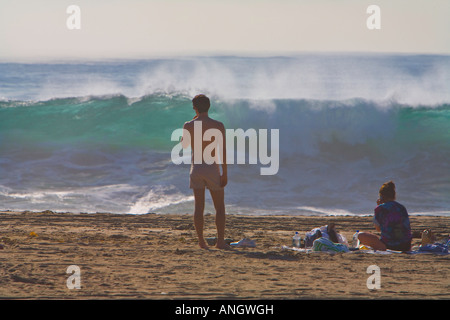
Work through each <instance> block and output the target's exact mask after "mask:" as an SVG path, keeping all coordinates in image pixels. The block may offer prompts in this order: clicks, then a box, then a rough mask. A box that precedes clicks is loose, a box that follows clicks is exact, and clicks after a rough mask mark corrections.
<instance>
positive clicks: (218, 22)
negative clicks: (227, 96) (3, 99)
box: [0, 0, 450, 61]
mask: <svg viewBox="0 0 450 320" xmlns="http://www.w3.org/2000/svg"><path fill="white" fill-rule="evenodd" d="M371 4H376V5H378V6H379V7H380V9H381V29H380V30H369V29H368V28H367V26H366V20H367V18H368V17H369V16H370V14H368V13H366V9H367V7H368V6H369V5H371ZM69 5H78V6H79V7H80V9H81V15H80V18H81V29H79V30H69V29H68V27H67V26H66V20H67V19H68V18H69V16H70V14H68V13H66V9H67V7H68V6H69ZM449 16H450V1H449V0H432V1H427V0H373V1H372V0H370V1H366V0H84V1H79V0H69V1H66V0H1V1H0V59H1V60H10V61H11V60H13V61H14V60H17V61H19V60H23V59H45V58H52V59H53V58H56V59H65V58H89V59H91V58H94V59H98V58H136V57H138V58H145V57H152V56H161V55H166V54H169V55H191V54H274V53H275V54H283V53H292V52H304V51H309V52H311V51H313V52H315V51H325V52H329V51H351V52H355V51H356V52H359V51H364V52H406V53H444V54H450V19H449V18H448V17H449Z"/></svg>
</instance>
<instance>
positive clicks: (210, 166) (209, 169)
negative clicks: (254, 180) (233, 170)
mask: <svg viewBox="0 0 450 320" xmlns="http://www.w3.org/2000/svg"><path fill="white" fill-rule="evenodd" d="M192 105H193V108H194V110H195V113H196V115H195V117H194V118H193V119H192V120H191V121H188V122H186V123H185V124H184V126H183V129H185V130H183V138H182V146H183V148H187V147H188V146H189V145H190V146H191V149H192V159H191V172H190V178H189V187H190V188H191V189H193V192H194V199H195V209H194V225H195V230H196V232H197V236H198V244H199V246H200V248H203V249H208V246H207V244H206V242H205V239H204V237H203V221H204V220H203V212H204V209H205V188H208V189H209V192H210V194H211V198H212V200H213V203H214V208H215V209H216V227H217V243H216V247H217V248H219V249H225V248H226V247H227V244H226V243H225V239H224V238H225V196H224V187H225V186H226V185H227V163H226V142H225V126H224V125H223V123H222V122H219V121H216V120H214V119H211V118H210V117H209V116H208V110H209V108H210V101H209V98H208V97H207V96H205V95H203V94H199V95H197V96H195V97H194V99H192ZM208 130H209V133H211V132H214V133H216V134H215V135H213V136H210V137H209V138H206V136H209V135H205V132H206V131H208ZM187 133H189V134H187ZM199 137H201V138H199ZM205 140H206V141H205ZM205 149H207V150H206V151H207V152H205ZM208 151H211V152H210V157H208V155H207V153H208ZM217 151H218V152H217ZM205 153H206V155H205ZM220 165H221V166H222V173H220Z"/></svg>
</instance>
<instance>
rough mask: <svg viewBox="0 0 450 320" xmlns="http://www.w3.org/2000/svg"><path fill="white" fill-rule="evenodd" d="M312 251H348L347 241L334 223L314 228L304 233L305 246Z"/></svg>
mask: <svg viewBox="0 0 450 320" xmlns="http://www.w3.org/2000/svg"><path fill="white" fill-rule="evenodd" d="M311 247H312V250H313V251H332V252H348V251H349V249H348V242H347V239H346V238H345V236H344V235H342V234H340V233H339V232H338V231H336V225H335V224H334V223H330V224H328V225H325V226H322V227H318V228H314V229H312V230H311V231H308V232H306V234H305V248H311Z"/></svg>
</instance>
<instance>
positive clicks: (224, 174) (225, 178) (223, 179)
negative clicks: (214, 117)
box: [220, 124, 228, 187]
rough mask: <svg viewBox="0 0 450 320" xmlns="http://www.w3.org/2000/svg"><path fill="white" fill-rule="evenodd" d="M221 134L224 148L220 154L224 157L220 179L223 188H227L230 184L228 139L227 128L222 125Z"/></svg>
mask: <svg viewBox="0 0 450 320" xmlns="http://www.w3.org/2000/svg"><path fill="white" fill-rule="evenodd" d="M220 132H221V133H222V148H221V152H220V156H221V157H222V159H221V160H222V161H221V163H222V176H221V177H220V184H221V186H222V187H225V186H226V185H227V183H228V167H227V138H226V131H225V126H224V125H223V124H222V126H221V128H220Z"/></svg>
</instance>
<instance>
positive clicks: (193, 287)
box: [0, 211, 450, 300]
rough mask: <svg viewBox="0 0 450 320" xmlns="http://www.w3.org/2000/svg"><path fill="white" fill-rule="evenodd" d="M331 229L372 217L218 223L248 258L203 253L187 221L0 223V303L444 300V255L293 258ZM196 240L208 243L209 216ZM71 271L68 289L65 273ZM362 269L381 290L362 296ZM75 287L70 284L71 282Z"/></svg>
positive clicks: (111, 217) (449, 294)
mask: <svg viewBox="0 0 450 320" xmlns="http://www.w3.org/2000/svg"><path fill="white" fill-rule="evenodd" d="M329 222H334V223H335V224H336V225H337V229H338V231H340V232H341V233H343V234H344V235H345V236H346V237H347V239H351V236H352V234H353V232H354V230H356V229H359V230H360V231H370V232H374V229H373V224H372V217H370V216H368V217H354V216H338V217H322V216H320V217H319V216H258V217H256V216H239V215H227V230H226V237H227V238H231V239H233V240H240V239H241V238H243V237H244V236H245V237H250V238H251V239H253V240H255V241H256V244H257V246H256V248H234V249H232V250H218V249H215V248H214V247H211V248H210V249H209V250H202V249H200V248H199V247H198V245H197V239H196V234H195V230H194V227H193V219H192V215H188V214H186V215H175V214H174V215H171V214H167V215H156V214H147V215H126V214H123V215H118V214H107V213H97V214H72V213H54V212H51V211H45V212H2V213H0V245H1V247H2V249H0V284H1V285H0V298H1V299H239V300H246V299H449V298H450V280H449V279H450V277H449V268H448V266H449V262H450V255H446V256H439V255H432V254H416V255H411V254H404V253H402V254H390V255H379V254H367V253H338V254H328V253H309V254H307V253H300V252H295V251H290V250H283V249H282V248H281V246H283V245H290V244H291V239H292V235H293V233H294V232H295V231H299V232H300V233H301V234H304V233H305V232H306V231H309V230H311V229H312V228H314V227H318V226H322V225H325V224H327V223H329ZM411 226H412V229H413V231H414V236H415V238H414V239H413V244H418V243H420V238H418V237H419V235H420V232H421V231H422V230H424V229H425V228H432V229H433V230H434V231H435V232H436V234H437V235H438V237H445V236H448V233H449V229H450V218H449V217H430V216H411ZM205 236H206V237H214V236H215V224H214V215H206V216H205ZM71 265H76V266H78V267H79V268H80V278H79V279H80V280H81V282H80V285H81V288H80V289H69V288H68V287H67V279H68V278H69V277H70V275H71V274H67V273H66V271H67V268H68V267H69V266H71ZM370 265H377V266H378V267H379V268H380V275H381V278H380V279H381V287H380V289H368V288H367V285H366V282H367V279H368V278H369V276H371V274H368V273H367V268H368V267H369V266H370ZM73 283H75V282H73Z"/></svg>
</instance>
